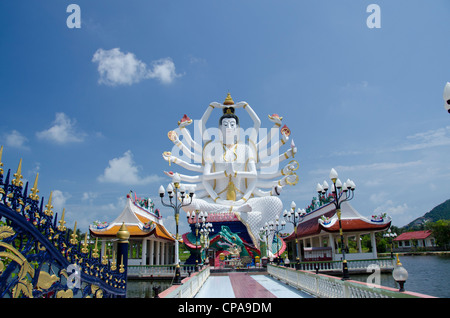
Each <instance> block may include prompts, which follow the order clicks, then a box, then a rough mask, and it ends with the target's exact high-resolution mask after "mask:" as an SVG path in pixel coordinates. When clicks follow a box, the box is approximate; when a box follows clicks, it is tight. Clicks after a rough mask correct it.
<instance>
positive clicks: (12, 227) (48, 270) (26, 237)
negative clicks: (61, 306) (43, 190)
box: [0, 147, 127, 298]
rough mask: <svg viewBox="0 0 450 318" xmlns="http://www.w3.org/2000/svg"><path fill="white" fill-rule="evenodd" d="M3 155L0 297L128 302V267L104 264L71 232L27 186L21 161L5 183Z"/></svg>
mask: <svg viewBox="0 0 450 318" xmlns="http://www.w3.org/2000/svg"><path fill="white" fill-rule="evenodd" d="M2 150H3V147H2V148H1V149H0V297H11V298H32V297H33V298H42V297H58V298H72V297H77V298H78V297H125V296H126V284H127V280H126V268H124V265H122V264H125V266H126V261H125V262H123V260H122V263H121V260H120V259H119V260H118V261H116V260H114V259H113V260H111V261H110V260H108V259H107V258H106V257H105V256H104V257H102V258H100V255H99V253H98V249H97V243H95V245H94V246H90V245H89V243H88V242H87V240H86V237H85V239H84V241H82V240H79V238H78V236H77V234H76V223H75V228H74V231H72V233H70V231H68V230H67V228H66V226H65V223H66V222H65V221H64V211H63V214H62V217H61V219H60V220H59V221H58V219H57V214H55V215H53V211H52V208H53V206H52V204H51V200H52V199H51V196H52V195H51V194H50V196H49V200H48V202H47V204H46V205H45V207H44V198H42V199H41V200H39V196H38V194H37V193H38V192H39V190H38V189H37V182H38V175H37V176H36V180H35V182H34V186H33V187H32V188H31V189H29V186H28V182H27V183H26V184H25V186H23V182H22V180H21V179H22V178H23V176H22V175H21V169H22V160H21V161H20V163H19V167H18V169H17V172H16V173H14V174H13V177H12V178H11V170H8V172H7V174H6V177H5V178H4V174H3V173H4V171H3V169H2V166H3V164H2V163H1V153H2Z"/></svg>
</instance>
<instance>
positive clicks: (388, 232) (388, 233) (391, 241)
mask: <svg viewBox="0 0 450 318" xmlns="http://www.w3.org/2000/svg"><path fill="white" fill-rule="evenodd" d="M383 236H384V237H387V238H388V239H389V244H390V245H391V258H394V237H397V233H391V229H390V228H389V230H387V233H385V234H383Z"/></svg>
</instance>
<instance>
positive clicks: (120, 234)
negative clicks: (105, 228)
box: [116, 222, 130, 242]
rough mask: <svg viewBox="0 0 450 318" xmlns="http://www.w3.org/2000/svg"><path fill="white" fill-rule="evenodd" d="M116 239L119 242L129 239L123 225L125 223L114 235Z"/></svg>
mask: <svg viewBox="0 0 450 318" xmlns="http://www.w3.org/2000/svg"><path fill="white" fill-rule="evenodd" d="M116 236H117V238H118V239H119V240H120V241H127V242H128V239H129V238H130V232H128V229H127V226H126V225H125V222H123V223H122V226H121V227H120V229H119V231H118V232H117V234H116Z"/></svg>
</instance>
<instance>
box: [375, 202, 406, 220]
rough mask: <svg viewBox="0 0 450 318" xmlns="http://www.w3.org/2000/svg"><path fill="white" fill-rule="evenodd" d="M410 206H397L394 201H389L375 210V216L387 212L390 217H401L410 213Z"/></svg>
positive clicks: (404, 204)
mask: <svg viewBox="0 0 450 318" xmlns="http://www.w3.org/2000/svg"><path fill="white" fill-rule="evenodd" d="M408 209H409V208H408V205H407V204H406V203H403V204H399V205H396V206H395V204H394V202H392V200H387V201H386V202H384V203H383V204H382V205H381V206H379V207H377V208H376V209H375V210H374V213H375V214H379V213H384V212H386V213H387V214H388V215H390V216H399V215H403V214H405V212H407V211H408Z"/></svg>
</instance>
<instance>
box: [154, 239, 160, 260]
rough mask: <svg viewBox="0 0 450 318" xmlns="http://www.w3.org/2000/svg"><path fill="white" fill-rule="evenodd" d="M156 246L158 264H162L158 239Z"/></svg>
mask: <svg viewBox="0 0 450 318" xmlns="http://www.w3.org/2000/svg"><path fill="white" fill-rule="evenodd" d="M155 244H156V248H155V250H156V251H155V254H156V265H161V263H160V245H161V244H160V242H158V241H156V242H155Z"/></svg>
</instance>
